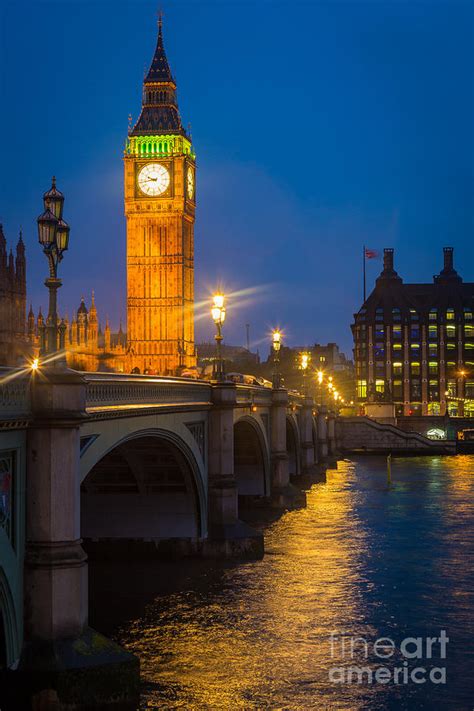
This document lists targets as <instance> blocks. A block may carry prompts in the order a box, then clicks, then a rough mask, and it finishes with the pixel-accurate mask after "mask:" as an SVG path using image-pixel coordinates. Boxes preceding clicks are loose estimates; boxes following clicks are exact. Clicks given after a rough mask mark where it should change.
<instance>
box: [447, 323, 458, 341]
mask: <svg viewBox="0 0 474 711" xmlns="http://www.w3.org/2000/svg"><path fill="white" fill-rule="evenodd" d="M446 336H447V337H448V338H455V337H456V326H455V325H454V324H452V323H449V324H446Z"/></svg>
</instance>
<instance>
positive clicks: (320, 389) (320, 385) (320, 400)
mask: <svg viewBox="0 0 474 711" xmlns="http://www.w3.org/2000/svg"><path fill="white" fill-rule="evenodd" d="M316 378H317V381H318V404H319V406H320V407H321V406H322V404H323V380H324V373H323V371H322V370H318V372H317V373H316Z"/></svg>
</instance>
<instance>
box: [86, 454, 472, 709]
mask: <svg viewBox="0 0 474 711" xmlns="http://www.w3.org/2000/svg"><path fill="white" fill-rule="evenodd" d="M473 514H474V457H473V456H457V457H419V458H413V459H408V458H396V459H394V460H393V465H392V481H391V483H389V482H388V481H387V474H386V463H385V460H384V459H382V458H379V457H370V458H368V457H366V458H360V459H351V460H344V461H339V462H338V465H337V469H329V470H328V471H327V478H326V481H325V482H321V483H317V484H314V485H313V486H312V488H311V490H310V491H308V493H307V507H306V508H304V509H300V510H297V511H293V512H288V513H285V514H283V515H282V516H281V517H280V518H278V519H277V520H274V521H273V522H269V523H268V522H267V523H266V524H265V525H263V524H261V526H262V527H263V530H264V533H265V546H266V554H265V557H264V558H263V560H260V561H255V562H243V563H232V564H231V563H221V562H209V561H207V562H205V561H198V560H196V561H184V562H183V561H182V562H180V563H160V564H159V565H158V564H153V563H147V564H143V563H136V564H135V565H127V569H126V572H125V574H124V570H123V569H122V568H121V569H114V567H113V566H112V565H111V564H110V565H109V566H108V567H104V566H99V565H98V564H93V565H92V566H91V577H93V578H94V580H95V582H94V587H93V588H92V601H93V607H92V616H91V623H92V624H93V626H95V627H96V628H97V629H99V630H101V631H104V632H106V633H108V634H111V635H112V636H113V637H114V638H115V639H116V640H117V641H118V642H120V644H123V645H124V646H125V647H127V649H129V650H130V651H133V652H134V653H135V654H137V655H138V656H139V658H140V661H141V673H142V705H141V708H143V709H146V708H151V709H193V710H194V709H195V710H196V711H197V710H198V709H199V710H200V711H201V710H204V709H212V710H214V709H216V710H219V711H220V710H226V709H229V710H230V709H232V710H234V709H235V710H237V709H245V710H251V709H285V710H286V709H288V710H292V709H295V710H298V711H306V710H307V709H330V710H332V709H335V710H338V709H348V710H350V711H358V710H359V709H374V710H376V709H389V710H391V709H394V710H395V709H397V711H398V710H403V709H408V710H411V709H434V708H443V709H456V711H459V710H464V709H466V710H467V709H469V710H472V708H473V698H474V681H473V678H474V675H473V669H474V644H473V640H472V636H473V633H474V624H473V623H474V523H473V522H474V516H473ZM443 631H444V632H443ZM445 637H447V638H448V640H449V641H446V640H445ZM380 638H388V640H387V639H386V640H385V641H379V646H378V647H377V646H376V647H375V648H374V643H376V642H377V640H379V639H380ZM407 638H415V639H414V640H408V639H407ZM418 638H421V639H418ZM426 638H434V639H433V641H432V642H431V643H429V644H427V642H426ZM440 639H441V642H440ZM443 639H444V640H445V641H444V643H442V640H443ZM428 647H429V649H428ZM443 651H444V652H445V653H444V654H443ZM351 669H353V670H359V671H357V674H359V672H360V670H362V672H360V673H361V674H362V676H361V677H358V676H357V674H356V671H353V672H351V671H350V670H351ZM381 669H382V671H380V670H381ZM397 669H398V671H396V670H397ZM383 670H385V671H383ZM420 670H424V671H420ZM376 673H377V674H378V677H377V678H376V676H375V675H376ZM351 674H352V675H351ZM370 675H372V676H370ZM412 675H414V676H412ZM370 679H371V682H370Z"/></svg>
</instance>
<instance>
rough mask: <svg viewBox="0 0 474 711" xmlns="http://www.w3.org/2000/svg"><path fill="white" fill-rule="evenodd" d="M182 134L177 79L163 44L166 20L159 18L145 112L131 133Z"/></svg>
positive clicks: (143, 110)
mask: <svg viewBox="0 0 474 711" xmlns="http://www.w3.org/2000/svg"><path fill="white" fill-rule="evenodd" d="M162 133H175V134H176V133H178V134H182V135H185V131H184V129H183V126H182V124H181V117H180V115H179V110H178V102H177V98H176V82H175V80H174V78H173V75H172V73H171V69H170V65H169V64H168V60H167V58H166V53H165V47H164V44H163V21H162V18H161V15H160V18H159V20H158V39H157V42H156V49H155V54H154V55H153V59H152V62H151V65H150V68H149V70H148V73H147V75H146V77H145V79H144V82H143V100H142V111H141V114H140V116H139V119H138V121H137V122H136V124H135V126H134V127H133V129H132V130H131V131H130V134H129V135H130V136H146V135H159V134H162Z"/></svg>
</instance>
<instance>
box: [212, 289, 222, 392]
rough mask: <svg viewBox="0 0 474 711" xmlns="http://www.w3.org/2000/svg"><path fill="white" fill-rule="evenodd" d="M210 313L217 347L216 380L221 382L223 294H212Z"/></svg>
mask: <svg viewBox="0 0 474 711" xmlns="http://www.w3.org/2000/svg"><path fill="white" fill-rule="evenodd" d="M211 314H212V319H213V321H214V323H215V324H216V328H217V333H216V335H215V336H214V338H215V339H216V349H217V369H216V380H218V381H219V382H222V381H223V380H224V364H223V361H222V340H223V336H222V324H223V323H224V321H225V296H224V295H223V294H214V296H213V297H212V309H211Z"/></svg>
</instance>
